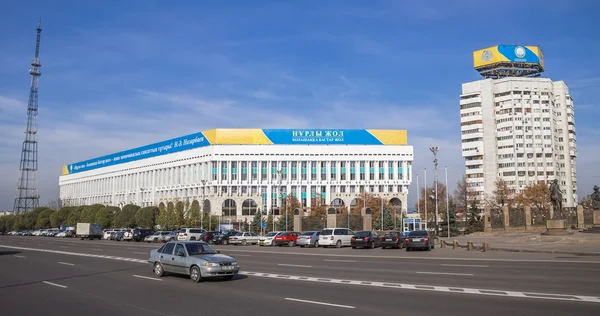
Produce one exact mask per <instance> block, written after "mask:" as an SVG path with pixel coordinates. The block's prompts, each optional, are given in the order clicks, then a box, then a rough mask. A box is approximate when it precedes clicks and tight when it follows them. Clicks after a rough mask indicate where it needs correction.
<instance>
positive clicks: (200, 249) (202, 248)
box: [185, 243, 218, 256]
mask: <svg viewBox="0 0 600 316" xmlns="http://www.w3.org/2000/svg"><path fill="white" fill-rule="evenodd" d="M185 249H187V252H188V254H189V255H190V256H197V255H214V254H216V253H218V252H217V251H216V250H215V249H214V248H213V247H211V246H209V245H208V244H205V243H187V244H185Z"/></svg>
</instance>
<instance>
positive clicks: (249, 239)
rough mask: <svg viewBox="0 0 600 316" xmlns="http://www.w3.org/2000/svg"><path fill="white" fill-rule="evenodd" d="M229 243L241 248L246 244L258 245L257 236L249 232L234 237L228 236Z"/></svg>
mask: <svg viewBox="0 0 600 316" xmlns="http://www.w3.org/2000/svg"><path fill="white" fill-rule="evenodd" d="M229 243H230V244H232V245H242V246H245V245H247V244H252V245H256V244H258V235H256V234H255V233H249V232H244V233H242V232H239V233H237V234H235V235H232V236H229Z"/></svg>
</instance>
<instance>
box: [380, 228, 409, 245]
mask: <svg viewBox="0 0 600 316" xmlns="http://www.w3.org/2000/svg"><path fill="white" fill-rule="evenodd" d="M404 238H405V236H404V233H403V232H401V231H398V230H391V231H387V232H385V233H384V234H383V236H381V249H386V248H387V247H390V248H395V249H402V248H404V247H405V246H406V243H405V239H404Z"/></svg>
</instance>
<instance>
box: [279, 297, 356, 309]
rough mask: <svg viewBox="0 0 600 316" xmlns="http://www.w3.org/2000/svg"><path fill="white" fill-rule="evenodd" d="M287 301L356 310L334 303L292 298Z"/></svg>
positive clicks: (287, 298)
mask: <svg viewBox="0 0 600 316" xmlns="http://www.w3.org/2000/svg"><path fill="white" fill-rule="evenodd" d="M285 300H286V301H293V302H300V303H308V304H316V305H325V306H332V307H341V308H356V307H354V306H350V305H340V304H332V303H325V302H317V301H309V300H301V299H297V298H291V297H286V298H285Z"/></svg>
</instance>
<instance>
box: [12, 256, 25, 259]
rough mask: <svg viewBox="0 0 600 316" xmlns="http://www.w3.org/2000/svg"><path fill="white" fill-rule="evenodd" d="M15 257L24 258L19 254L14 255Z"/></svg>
mask: <svg viewBox="0 0 600 316" xmlns="http://www.w3.org/2000/svg"><path fill="white" fill-rule="evenodd" d="M14 257H15V258H23V259H24V258H25V256H20V255H14Z"/></svg>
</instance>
